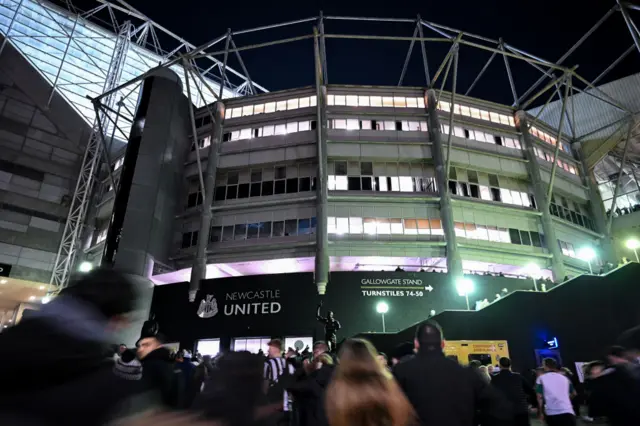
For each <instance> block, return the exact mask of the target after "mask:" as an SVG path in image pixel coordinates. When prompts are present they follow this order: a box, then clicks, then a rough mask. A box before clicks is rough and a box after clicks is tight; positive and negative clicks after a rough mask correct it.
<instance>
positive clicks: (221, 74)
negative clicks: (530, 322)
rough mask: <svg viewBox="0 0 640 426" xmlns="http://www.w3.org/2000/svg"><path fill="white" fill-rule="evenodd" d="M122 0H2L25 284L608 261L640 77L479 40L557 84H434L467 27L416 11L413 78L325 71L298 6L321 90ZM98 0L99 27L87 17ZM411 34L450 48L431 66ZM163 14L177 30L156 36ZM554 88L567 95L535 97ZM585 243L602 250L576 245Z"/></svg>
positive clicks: (4, 251)
mask: <svg viewBox="0 0 640 426" xmlns="http://www.w3.org/2000/svg"><path fill="white" fill-rule="evenodd" d="M123 4H125V3H123V2H119V3H118V4H111V3H108V2H105V3H103V4H102V5H101V6H99V7H98V8H97V9H95V10H94V11H91V12H86V13H79V12H78V13H73V11H68V10H64V9H61V8H58V7H55V6H53V5H52V4H49V3H47V2H44V1H36V0H23V1H15V0H1V1H0V31H1V32H2V34H3V36H4V38H3V42H2V52H1V56H0V62H1V65H2V74H1V76H2V79H3V87H4V90H3V94H2V96H3V109H2V119H3V124H2V126H1V129H0V130H1V131H2V139H1V142H0V143H2V149H3V156H2V162H1V163H0V164H1V165H2V169H0V170H1V172H0V173H2V185H3V187H2V188H1V189H0V191H2V194H3V201H2V203H3V204H2V210H1V211H0V214H2V217H1V218H0V219H1V221H0V224H1V225H2V226H0V228H1V229H0V231H1V232H0V248H1V250H0V263H2V264H3V265H6V267H5V269H6V270H10V275H9V274H7V275H8V278H9V279H11V280H12V281H15V282H16V283H17V284H20V285H21V286H23V287H24V286H26V287H27V288H28V289H30V288H33V291H32V292H30V293H29V294H28V298H31V301H34V300H39V299H40V298H42V297H43V296H44V295H45V293H46V292H52V293H55V292H56V291H57V290H58V289H59V288H61V287H63V286H64V285H66V282H67V281H68V279H69V277H70V275H71V273H73V272H74V271H75V269H76V268H77V266H78V264H79V262H81V261H85V262H90V263H91V264H92V265H97V264H100V263H101V262H103V261H104V260H107V261H108V262H109V263H112V264H113V265H114V266H115V267H116V268H119V269H121V270H123V271H124V272H127V273H129V274H132V275H133V276H137V277H139V278H140V282H141V283H142V284H141V285H146V284H145V283H147V284H148V283H149V282H152V283H155V284H172V283H180V282H185V281H191V286H190V293H191V297H192V299H193V298H195V300H196V302H198V301H201V300H204V299H203V298H204V297H205V296H206V294H203V293H204V292H200V293H197V290H198V288H199V286H200V281H201V280H211V279H220V278H230V277H242V276H250V275H264V274H283V273H296V272H312V273H313V277H314V278H313V281H314V282H315V284H316V291H317V292H318V293H320V294H325V292H326V291H327V286H329V287H330V286H331V282H332V278H331V274H332V273H338V272H348V271H357V272H381V271H396V270H398V269H401V270H403V271H406V272H422V271H424V272H425V273H437V272H447V273H448V276H450V277H452V284H451V285H454V284H453V282H454V281H455V280H456V279H458V278H461V277H462V276H463V274H470V273H490V274H496V275H504V276H508V277H530V276H532V275H534V276H535V277H536V278H549V279H553V280H554V281H556V282H559V281H562V280H563V279H564V278H565V277H566V276H575V275H578V274H582V273H585V272H589V270H590V268H594V269H599V268H600V265H602V264H603V263H605V262H607V261H610V262H616V259H617V258H619V257H620V253H621V248H620V247H619V246H618V243H617V242H616V241H614V240H612V238H611V235H612V229H613V231H615V230H616V229H617V228H616V226H613V223H616V222H618V220H619V219H623V220H625V221H629V218H630V217H632V216H634V214H629V215H620V217H619V218H615V220H613V219H614V218H613V216H615V210H616V209H617V208H618V207H619V206H620V205H621V204H618V201H620V202H621V203H623V204H624V205H625V206H626V205H627V204H628V207H629V208H630V210H632V208H633V206H635V204H637V203H638V198H637V197H638V183H637V182H638V181H637V179H636V178H635V175H634V173H635V167H636V165H635V164H636V163H637V156H636V155H637V154H636V151H635V144H634V135H635V117H636V116H635V112H636V111H638V108H637V107H638V105H636V103H637V97H633V96H628V92H629V90H630V89H632V90H637V87H638V86H637V85H636V84H635V81H636V79H637V76H636V75H634V76H631V77H628V78H627V79H623V80H619V81H616V82H612V83H608V84H607V85H604V86H600V87H598V88H596V87H594V86H593V85H591V84H589V82H587V84H588V85H587V86H585V87H584V88H582V89H580V88H579V87H578V83H579V81H582V80H580V79H581V77H580V76H579V75H578V74H576V73H575V71H574V70H571V69H570V68H565V67H562V66H561V65H560V64H556V63H552V62H546V61H543V60H541V59H539V58H536V57H534V56H532V55H529V54H526V53H525V52H522V51H520V50H517V49H515V48H512V47H510V46H508V45H505V44H502V42H500V46H498V47H491V46H489V45H491V43H492V42H493V41H491V40H489V39H483V40H489V41H488V42H487V43H488V44H487V45H485V46H484V47H483V48H484V49H485V50H488V51H489V52H493V53H494V54H500V55H502V56H503V57H504V59H505V61H504V62H505V66H506V69H507V74H508V76H509V79H510V81H511V80H512V79H513V77H512V75H511V71H510V68H509V63H508V59H509V58H510V60H512V61H513V60H525V61H528V62H530V63H533V64H536V65H537V66H538V67H542V68H543V69H544V70H545V71H546V72H547V73H548V74H549V75H551V76H552V78H553V79H550V80H549V81H548V82H547V81H545V82H544V83H545V84H544V85H542V86H540V87H538V90H540V92H531V93H528V94H526V95H527V96H522V97H521V98H518V96H517V95H516V92H515V88H514V85H513V82H512V81H511V83H512V84H511V87H512V90H513V93H514V104H515V105H518V106H515V107H514V106H511V105H501V104H497V103H494V102H490V101H487V100H482V99H477V98H474V97H471V96H466V95H461V94H459V93H456V92H455V89H454V90H453V91H443V90H441V89H440V90H439V87H440V82H439V81H438V83H437V84H436V80H437V78H438V77H439V78H441V79H444V80H446V79H447V78H448V76H449V78H450V79H452V80H449V81H454V87H455V78H456V72H457V58H458V50H457V47H456V46H457V43H461V44H464V43H469V45H471V44H470V43H471V42H469V41H465V39H464V38H463V37H462V35H460V36H459V37H457V38H455V37H453V36H452V34H454V32H453V30H451V29H450V28H446V27H442V26H438V25H436V24H433V23H427V22H424V21H422V20H420V19H418V20H417V21H416V20H402V21H403V22H406V23H409V24H411V25H415V26H416V27H415V32H414V36H413V38H408V37H406V38H405V39H406V41H411V48H410V51H409V54H408V55H407V63H408V59H409V56H410V55H411V49H413V46H414V43H415V44H416V45H417V44H422V58H423V61H424V68H425V77H426V82H425V86H424V87H406V86H402V85H398V86H355V85H351V86H346V85H339V84H333V83H329V81H328V75H327V70H326V53H325V47H324V38H325V37H330V35H329V34H325V33H324V23H325V21H324V20H323V19H322V18H320V19H318V20H316V18H312V19H306V20H301V21H297V22H294V23H288V24H287V25H299V24H302V23H308V26H311V25H314V24H315V25H317V26H318V27H319V28H320V30H321V32H320V33H318V32H317V31H316V32H315V33H314V34H311V35H308V34H307V35H305V36H303V37H298V39H303V38H306V39H313V41H314V53H315V55H314V56H315V65H316V73H315V79H316V85H314V86H310V87H301V88H292V89H289V90H285V91H278V92H267V91H266V90H265V89H263V88H262V87H261V86H259V85H258V84H256V83H255V82H253V81H252V80H251V79H250V78H249V77H248V73H247V72H246V69H244V64H243V63H242V60H241V59H239V60H240V64H242V68H243V72H237V71H234V70H233V69H231V68H229V67H227V65H226V58H227V56H228V55H230V54H236V55H238V58H240V56H239V52H240V50H242V46H241V47H240V48H238V47H236V45H235V43H234V42H233V39H232V38H231V34H232V33H231V32H230V33H227V34H225V35H224V36H222V37H219V38H217V39H214V40H212V42H210V43H207V44H206V45H204V46H200V47H197V48H196V47H195V46H193V45H190V44H188V43H187V42H186V41H184V40H182V39H180V38H178V37H177V36H175V35H173V34H171V33H170V32H168V30H166V29H164V28H162V27H159V26H157V24H155V23H153V22H152V21H150V20H148V19H147V18H145V17H144V15H142V14H141V13H140V12H138V11H135V10H133V9H131V8H127V7H124V6H122V5H123ZM616 11H618V12H621V13H623V14H624V15H625V17H626V18H628V19H630V18H629V17H628V14H629V11H628V10H626V9H625V8H623V9H620V10H619V9H616V10H614V11H613V12H610V13H609V14H608V16H609V15H611V14H612V13H614V12H616ZM107 12H109V14H108V15H107V16H111V17H114V18H113V21H112V22H111V23H112V24H113V25H112V28H111V29H106V28H105V25H104V24H96V23H94V22H93V21H95V20H92V18H96V17H97V16H98V15H99V14H105V13H107ZM122 12H126V13H127V14H128V15H127V16H129V17H131V16H134V17H135V18H136V19H138V20H140V22H141V23H138V24H136V23H132V22H131V21H124V22H119V21H117V20H116V19H115V14H117V13H122ZM608 16H607V18H608ZM326 19H331V18H330V17H326V18H325V20H326ZM335 19H338V18H335ZM340 19H346V18H344V17H340ZM354 19H356V18H354ZM278 26H280V24H278ZM632 27H633V26H630V28H632ZM423 29H424V30H425V31H427V30H433V31H435V32H437V33H439V34H441V35H442V37H443V40H445V41H449V42H451V44H452V49H451V50H450V52H449V54H448V55H447V57H446V58H445V60H444V61H443V62H442V64H441V65H440V67H439V69H438V72H437V73H436V74H435V75H434V74H433V73H430V72H429V70H428V65H427V60H426V51H425V49H424V44H425V41H428V39H426V38H424V37H423V35H422V31H423ZM257 30H258V29H256V31H257ZM159 31H163V32H164V34H165V35H166V34H169V35H171V36H172V37H174V40H175V41H177V43H176V47H175V48H173V49H172V50H171V51H168V50H167V49H164V50H163V49H160V48H159V46H158V43H157V40H158V38H157V37H156V36H155V35H154V34H155V32H159ZM247 31H249V30H247ZM251 31H253V30H251ZM631 31H633V29H631ZM245 32H246V31H245ZM233 34H235V33H233ZM460 34H462V33H460ZM333 37H334V38H340V36H338V35H333ZM343 37H344V38H347V36H343ZM353 37H357V36H352V38H353ZM472 37H476V38H478V39H481V38H480V37H479V36H473V35H472ZM225 40H226V43H224V42H225ZM291 40H293V39H291ZM291 40H290V41H291ZM456 40H457V41H456ZM476 41H477V40H476ZM230 42H231V43H230ZM478 43H479V42H478ZM222 44H225V45H226V47H225V50H224V51H218V52H215V53H211V50H212V48H214V45H216V46H215V48H218V49H219V48H220V46H221V45H222ZM266 44H268V43H265V45H266ZM505 46H506V48H505ZM249 48H250V47H246V49H249ZM221 52H223V53H224V59H222V58H223V55H221ZM500 52H502V53H500ZM509 52H511V53H509ZM513 52H515V53H513ZM626 53H627V54H628V52H626ZM634 53H635V52H634ZM418 54H419V53H418ZM216 55H217V58H218V59H216V58H214V56H216ZM492 58H493V57H492ZM491 60H492V59H491ZM491 60H490V61H489V62H491ZM202 61H209V66H208V67H207V66H206V65H204V64H203V63H202ZM158 64H160V65H158ZM445 68H446V72H445ZM485 68H486V67H485ZM450 69H452V75H450V73H449V70H450ZM405 71H406V63H405V69H404V70H403V73H402V76H404V73H405ZM551 71H557V72H558V73H560V74H562V77H561V78H556V77H553V74H552V73H551ZM482 72H484V68H483V71H482ZM482 72H481V73H482ZM231 77H233V78H235V80H236V81H235V83H232V78H231ZM431 77H433V80H432V79H431ZM479 77H480V76H479ZM479 77H478V79H479ZM401 81H402V77H401ZM476 82H477V80H476ZM476 82H474V84H475V83H476ZM554 83H555V84H556V86H555V87H556V90H557V91H558V93H559V96H560V98H561V99H560V101H556V102H550V101H551V98H549V101H547V103H546V104H545V105H544V106H539V107H537V108H535V109H528V107H529V106H530V105H531V103H532V102H533V100H534V99H533V98H534V97H538V96H541V95H542V94H544V98H546V97H547V96H548V95H547V94H545V92H546V90H548V89H549V88H551V87H553V84H554ZM545 86H546V88H545ZM145 88H146V90H147V95H145V93H144V90H145ZM574 88H575V93H574V90H573V89H574ZM469 90H470V89H469ZM260 92H262V93H260ZM551 92H553V91H551ZM551 92H550V93H551ZM534 93H535V95H534ZM551 94H552V95H553V93H551ZM622 94H624V95H625V96H621V95H622ZM618 95H620V96H618ZM585 98H591V102H588V101H589V99H585ZM583 104H584V105H585V106H584V107H583V108H582V109H581V105H583ZM569 105H571V106H570V107H569ZM568 108H570V111H568ZM607 108H608V109H607ZM598 109H600V111H599V112H600V113H597V112H598ZM610 111H613V112H611V113H608V112H610ZM587 113H592V114H593V115H594V116H596V117H597V118H598V119H600V121H599V122H597V123H595V122H594V121H595V120H594V119H593V118H591V119H590V117H589V115H588V114H587ZM576 117H577V119H576ZM580 122H584V123H587V124H588V125H591V126H593V127H588V126H586V127H580V126H579V123H580ZM132 141H133V142H135V143H134V145H133V146H135V147H136V148H135V149H133V148H132ZM627 141H631V142H630V143H626V142H627ZM620 147H622V149H620ZM605 148H606V149H605ZM616 150H618V151H619V152H617V151H616ZM4 153H7V155H4ZM209 159H212V161H209ZM107 165H108V166H107ZM605 166H606V167H611V168H613V171H611V170H609V169H606V167H605ZM615 167H617V169H616V168H615ZM594 171H595V173H594ZM598 172H600V175H601V176H599V177H602V175H606V177H607V179H596V175H597V174H598ZM78 176H80V178H79V179H78ZM95 181H97V184H95V185H94V182H95ZM612 182H613V184H612ZM607 191H608V192H607ZM603 197H604V198H605V200H606V202H607V205H606V207H605V204H603V201H602V198H603ZM613 199H616V201H615V205H614V209H613V210H614V213H613V214H612V215H611V216H607V210H608V209H611V205H613V204H614V201H613ZM205 201H206V202H208V201H211V203H210V206H209V205H207V208H205V209H203V208H202V206H203V204H205V203H204V202H205ZM209 207H210V208H209ZM630 210H629V212H630ZM637 214H640V213H637V212H636V215H637ZM631 220H632V219H631ZM632 221H633V220H632ZM114 223H115V224H117V226H115V227H114ZM624 229H627V230H628V229H629V228H628V227H627V226H626V225H625V226H624ZM624 232H626V231H623V233H624ZM586 247H588V248H593V249H594V250H595V251H596V252H597V254H598V256H597V258H596V259H593V260H591V261H589V262H587V261H585V260H584V259H583V258H580V256H579V251H580V250H581V249H583V248H586ZM532 265H535V266H536V268H533V269H532ZM527 285H528V284H527ZM147 286H148V285H147ZM516 288H518V286H517V285H515V286H514V287H513V289H516ZM36 289H37V291H39V292H40V293H37V292H35V291H36ZM21 291H22V290H21ZM184 297H185V298H186V297H187V296H186V294H185V295H184ZM21 302H25V303H28V302H29V300H28V299H27V300H21ZM11 315H14V313H12V314H11ZM12 318H15V317H14V316H12Z"/></svg>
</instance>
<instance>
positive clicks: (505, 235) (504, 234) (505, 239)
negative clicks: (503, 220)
mask: <svg viewBox="0 0 640 426" xmlns="http://www.w3.org/2000/svg"><path fill="white" fill-rule="evenodd" d="M498 234H499V235H500V242H502V243H510V242H511V238H509V231H507V229H506V228H498Z"/></svg>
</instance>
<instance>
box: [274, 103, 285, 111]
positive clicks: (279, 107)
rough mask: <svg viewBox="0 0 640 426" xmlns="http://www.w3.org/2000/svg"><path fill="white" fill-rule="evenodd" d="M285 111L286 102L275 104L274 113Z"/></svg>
mask: <svg viewBox="0 0 640 426" xmlns="http://www.w3.org/2000/svg"><path fill="white" fill-rule="evenodd" d="M286 110H287V101H278V102H276V111H286Z"/></svg>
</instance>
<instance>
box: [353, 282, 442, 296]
mask: <svg viewBox="0 0 640 426" xmlns="http://www.w3.org/2000/svg"><path fill="white" fill-rule="evenodd" d="M360 291H361V293H362V295H363V296H373V297H423V296H425V295H426V294H427V293H431V292H432V291H433V287H432V286H430V285H424V283H423V281H422V280H421V279H416V278H363V279H361V280H360Z"/></svg>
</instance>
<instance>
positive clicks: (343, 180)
mask: <svg viewBox="0 0 640 426" xmlns="http://www.w3.org/2000/svg"><path fill="white" fill-rule="evenodd" d="M335 179H336V190H337V191H346V190H348V189H349V178H348V177H347V176H336V178H335Z"/></svg>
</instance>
